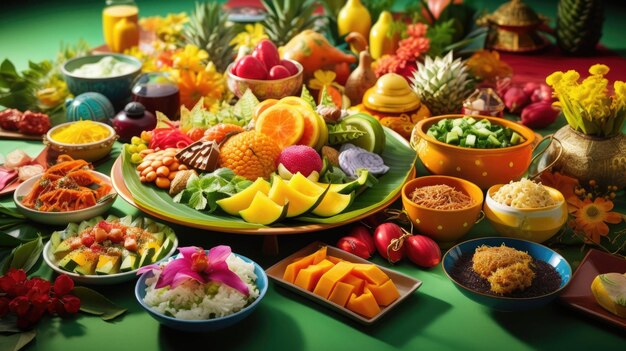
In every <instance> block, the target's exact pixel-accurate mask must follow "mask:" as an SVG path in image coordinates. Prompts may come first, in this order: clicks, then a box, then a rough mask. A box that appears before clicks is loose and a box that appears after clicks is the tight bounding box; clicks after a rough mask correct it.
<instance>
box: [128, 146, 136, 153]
mask: <svg viewBox="0 0 626 351" xmlns="http://www.w3.org/2000/svg"><path fill="white" fill-rule="evenodd" d="M128 152H130V153H131V154H136V153H137V152H139V150H137V145H128Z"/></svg>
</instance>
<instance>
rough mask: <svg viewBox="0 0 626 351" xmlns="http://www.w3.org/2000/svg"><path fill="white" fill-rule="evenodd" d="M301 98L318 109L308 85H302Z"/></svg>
mask: <svg viewBox="0 0 626 351" xmlns="http://www.w3.org/2000/svg"><path fill="white" fill-rule="evenodd" d="M300 98H301V99H302V100H304V101H306V102H308V103H309V105H311V107H312V108H313V109H314V110H315V109H316V108H317V104H316V103H315V99H314V98H313V96H312V95H311V92H310V91H309V89H307V88H306V85H302V93H300Z"/></svg>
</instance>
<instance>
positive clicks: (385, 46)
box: [369, 11, 397, 60]
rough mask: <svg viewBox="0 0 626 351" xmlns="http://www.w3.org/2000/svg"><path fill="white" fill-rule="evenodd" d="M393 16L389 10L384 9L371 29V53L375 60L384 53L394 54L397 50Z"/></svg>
mask: <svg viewBox="0 0 626 351" xmlns="http://www.w3.org/2000/svg"><path fill="white" fill-rule="evenodd" d="M392 25H393V17H392V16H391V13H390V12H389V11H383V12H381V13H380V16H379V17H378V21H376V23H375V24H374V25H373V26H372V30H370V37H369V38H370V40H369V47H370V54H371V55H372V58H373V59H374V60H378V59H379V58H381V57H382V56H383V55H392V54H394V53H395V52H396V46H397V40H396V37H397V35H396V34H392V33H391V26H392Z"/></svg>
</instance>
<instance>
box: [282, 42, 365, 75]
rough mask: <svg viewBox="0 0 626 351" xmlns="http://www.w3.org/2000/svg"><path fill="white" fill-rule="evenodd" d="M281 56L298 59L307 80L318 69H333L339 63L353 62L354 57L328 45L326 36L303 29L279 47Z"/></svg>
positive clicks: (354, 60)
mask: <svg viewBox="0 0 626 351" xmlns="http://www.w3.org/2000/svg"><path fill="white" fill-rule="evenodd" d="M281 53H282V58H284V59H289V60H296V61H298V62H299V63H300V64H301V65H302V67H303V69H304V72H303V73H304V77H305V81H308V78H310V77H311V76H312V75H313V72H315V71H316V70H318V69H333V70H334V69H335V67H336V66H337V65H339V64H341V63H348V64H351V63H354V62H356V57H354V56H353V55H350V54H346V53H344V52H343V51H341V50H339V49H337V48H335V47H334V46H332V45H330V43H329V42H328V40H326V38H325V37H324V36H323V35H322V34H320V33H318V32H315V31H313V30H305V31H303V32H302V33H300V34H298V35H296V36H295V37H293V38H292V39H291V40H290V41H289V42H288V43H287V44H286V45H285V46H283V47H282V48H281Z"/></svg>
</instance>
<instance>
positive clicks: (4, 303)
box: [0, 296, 11, 318]
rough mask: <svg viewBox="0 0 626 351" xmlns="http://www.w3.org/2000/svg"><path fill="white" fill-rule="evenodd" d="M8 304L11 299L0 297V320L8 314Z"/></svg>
mask: <svg viewBox="0 0 626 351" xmlns="http://www.w3.org/2000/svg"><path fill="white" fill-rule="evenodd" d="M9 302H11V299H9V298H8V297H4V296H1V297H0V318H2V317H4V315H6V314H7V313H9Z"/></svg>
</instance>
